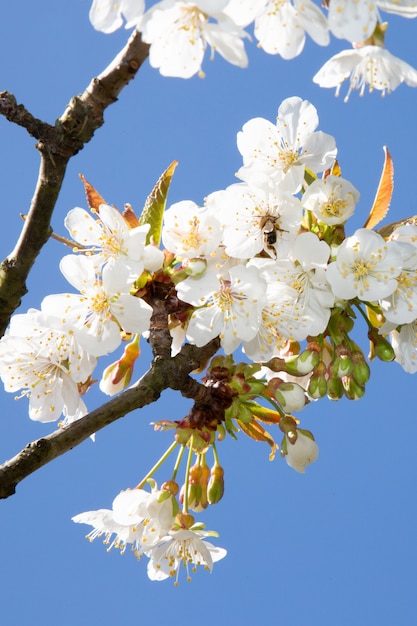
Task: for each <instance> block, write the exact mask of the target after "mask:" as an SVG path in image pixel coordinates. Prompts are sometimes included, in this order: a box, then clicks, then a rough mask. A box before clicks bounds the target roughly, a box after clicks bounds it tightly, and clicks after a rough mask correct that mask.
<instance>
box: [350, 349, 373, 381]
mask: <svg viewBox="0 0 417 626" xmlns="http://www.w3.org/2000/svg"><path fill="white" fill-rule="evenodd" d="M352 361H353V371H352V375H353V378H354V379H355V380H356V382H357V383H359V385H364V384H365V383H367V382H368V380H369V378H370V376H371V370H370V367H369V365H368V363H367V362H366V361H365V357H364V356H363V354H362V352H361V351H360V350H357V351H355V352H353V353H352Z"/></svg>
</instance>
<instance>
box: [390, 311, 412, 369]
mask: <svg viewBox="0 0 417 626" xmlns="http://www.w3.org/2000/svg"><path fill="white" fill-rule="evenodd" d="M391 343H392V347H393V348H394V352H395V360H396V361H397V363H399V364H400V365H401V367H402V368H403V370H404V371H405V372H407V373H408V374H415V373H416V372H417V321H414V322H412V323H411V324H404V326H401V328H400V330H393V331H392V332H391Z"/></svg>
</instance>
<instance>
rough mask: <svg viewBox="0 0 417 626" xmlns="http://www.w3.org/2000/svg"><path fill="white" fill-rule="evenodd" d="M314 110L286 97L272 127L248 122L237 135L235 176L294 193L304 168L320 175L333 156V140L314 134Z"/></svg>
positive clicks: (259, 121)
mask: <svg viewBox="0 0 417 626" xmlns="http://www.w3.org/2000/svg"><path fill="white" fill-rule="evenodd" d="M318 123H319V120H318V115H317V111H316V109H315V107H314V106H313V105H312V104H310V102H308V101H307V100H302V99H301V98H298V97H296V96H295V97H292V98H287V99H286V100H284V101H283V102H282V104H281V105H280V107H279V109H278V117H277V123H276V126H274V125H273V124H272V123H271V122H269V121H268V120H265V119H263V118H260V117H258V118H254V119H252V120H249V122H247V123H246V124H245V125H244V126H243V129H242V131H241V132H239V133H238V135H237V145H238V149H239V151H240V153H241V155H242V157H243V167H241V168H240V169H239V171H238V176H239V178H241V179H242V180H244V181H245V182H247V183H250V184H252V185H254V186H263V185H265V183H266V182H268V181H270V183H271V184H279V185H280V187H281V188H282V189H283V190H285V191H288V192H290V193H296V192H297V191H299V189H300V188H301V186H302V184H303V181H304V171H305V168H306V167H307V168H309V169H311V170H312V171H313V172H322V171H323V170H325V169H327V168H329V167H331V165H332V163H333V161H334V159H335V157H336V143H335V140H334V138H333V137H331V136H330V135H326V134H325V133H323V132H321V131H316V130H315V129H316V128H317V126H318Z"/></svg>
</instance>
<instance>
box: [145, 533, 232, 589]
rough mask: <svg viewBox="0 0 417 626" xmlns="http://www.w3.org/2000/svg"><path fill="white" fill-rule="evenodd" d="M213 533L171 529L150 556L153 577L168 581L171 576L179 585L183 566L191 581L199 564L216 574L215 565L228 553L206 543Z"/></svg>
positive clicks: (150, 552)
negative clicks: (192, 574) (192, 573)
mask: <svg viewBox="0 0 417 626" xmlns="http://www.w3.org/2000/svg"><path fill="white" fill-rule="evenodd" d="M210 534H212V533H208V532H204V531H201V530H200V531H198V530H171V531H170V532H169V534H168V535H167V536H166V537H164V538H163V539H162V540H161V541H160V542H159V544H157V545H156V546H154V547H153V548H152V549H151V550H149V551H147V553H146V554H147V556H149V558H150V561H149V564H148V576H149V578H150V579H151V580H166V579H167V578H169V577H171V578H174V583H175V585H177V584H178V577H179V569H180V567H184V568H185V571H186V576H187V580H188V581H190V580H191V572H196V571H197V567H198V566H199V565H201V566H203V567H204V569H206V570H208V571H209V572H212V570H213V565H214V563H216V562H217V561H220V560H221V559H223V558H224V557H225V556H226V554H227V551H226V550H225V549H224V548H219V547H217V546H214V545H213V544H212V543H210V542H208V541H206V538H207V537H209V536H210Z"/></svg>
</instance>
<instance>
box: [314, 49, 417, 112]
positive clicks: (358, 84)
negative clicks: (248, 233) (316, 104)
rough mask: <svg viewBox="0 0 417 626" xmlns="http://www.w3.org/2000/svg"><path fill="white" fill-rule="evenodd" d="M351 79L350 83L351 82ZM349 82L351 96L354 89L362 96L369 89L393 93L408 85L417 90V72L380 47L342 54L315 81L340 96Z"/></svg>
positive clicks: (354, 50)
mask: <svg viewBox="0 0 417 626" xmlns="http://www.w3.org/2000/svg"><path fill="white" fill-rule="evenodd" d="M349 77H350V79H349ZM347 79H349V89H348V93H347V95H346V97H345V99H344V101H345V102H347V101H348V100H349V96H350V94H351V92H352V91H353V90H354V89H357V90H359V94H360V95H361V96H362V95H363V94H364V93H365V87H366V85H369V91H370V92H372V91H373V90H374V89H377V90H379V91H381V92H382V95H385V93H386V92H387V93H390V92H391V91H393V90H394V89H396V88H397V87H398V85H400V84H401V83H402V82H405V83H406V84H407V85H409V86H410V87H417V70H416V69H414V67H412V66H411V65H409V64H408V63H406V62H405V61H402V60H401V59H399V58H397V57H395V56H394V55H392V54H391V53H390V52H388V50H386V49H385V48H381V47H380V46H363V47H362V48H357V49H352V50H343V51H342V52H339V54H336V55H335V56H333V57H332V58H331V59H329V60H328V61H327V62H326V63H325V64H324V65H323V67H322V68H321V69H320V70H319V71H318V72H317V74H316V75H315V76H314V77H313V81H314V82H315V83H317V84H318V85H320V87H336V96H338V95H339V91H340V87H341V86H342V83H343V82H344V81H345V80H347Z"/></svg>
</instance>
